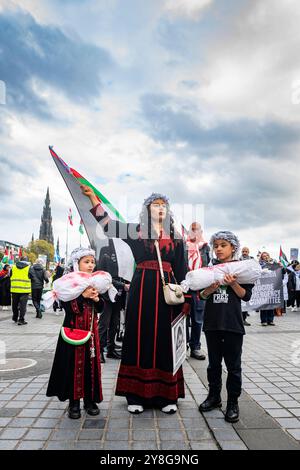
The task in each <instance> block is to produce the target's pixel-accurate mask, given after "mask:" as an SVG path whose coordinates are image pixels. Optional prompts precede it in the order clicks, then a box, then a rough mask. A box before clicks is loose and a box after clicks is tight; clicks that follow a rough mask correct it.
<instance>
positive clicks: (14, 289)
mask: <svg viewBox="0 0 300 470" xmlns="http://www.w3.org/2000/svg"><path fill="white" fill-rule="evenodd" d="M29 268H30V266H25V268H22V269H20V268H17V266H13V267H12V275H11V278H10V292H11V293H12V294H13V293H15V294H30V292H31V280H30V279H29V277H28V274H29Z"/></svg>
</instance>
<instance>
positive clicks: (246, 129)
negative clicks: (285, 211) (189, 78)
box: [141, 94, 300, 159]
mask: <svg viewBox="0 0 300 470" xmlns="http://www.w3.org/2000/svg"><path fill="white" fill-rule="evenodd" d="M189 107H190V109H189ZM184 108H186V110H184ZM141 109H142V113H143V115H144V118H145V120H146V122H147V124H148V126H147V130H148V131H149V132H150V133H151V135H152V136H153V137H154V138H155V139H158V140H159V141H161V142H164V143H167V144H172V143H173V144H176V143H177V142H184V143H186V144H187V145H188V146H189V147H190V148H192V149H193V150H197V149H198V150H199V151H201V149H205V148H206V149H208V151H209V149H211V148H214V149H215V150H217V149H218V148H219V149H223V151H224V152H227V153H230V154H231V155H232V156H242V155H245V154H246V155H247V154H249V153H250V154H253V153H256V154H258V155H262V156H264V157H270V158H274V159H276V158H281V156H282V155H281V152H282V149H283V148H284V147H285V146H286V145H287V144H290V143H293V142H299V139H300V132H299V131H300V126H298V125H291V124H283V123H280V122H276V121H273V122H272V121H267V122H262V121H259V120H257V121H255V120H253V119H246V118H244V119H235V120H230V121H226V122H216V123H214V125H213V127H209V128H207V127H205V126H203V125H201V122H199V114H200V113H199V112H197V109H196V108H195V106H194V105H192V104H190V105H189V103H180V102H179V100H176V99H174V98H172V97H171V96H168V95H158V94H155V95H153V94H149V95H144V96H143V97H142V98H141ZM197 118H198V119H197Z"/></svg>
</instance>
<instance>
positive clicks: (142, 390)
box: [81, 185, 190, 414]
mask: <svg viewBox="0 0 300 470" xmlns="http://www.w3.org/2000/svg"><path fill="white" fill-rule="evenodd" d="M81 190H82V193H83V194H84V195H85V196H87V197H88V198H89V199H90V202H91V205H92V207H93V208H92V209H91V211H90V212H91V213H92V214H93V215H94V217H95V219H96V220H97V221H98V222H99V223H100V225H101V226H102V229H103V231H104V234H105V235H106V236H107V237H117V238H121V239H123V240H124V241H125V242H126V244H128V245H129V247H130V248H131V250H132V252H133V255H134V259H135V263H136V269H135V272H134V275H133V278H132V281H131V285H130V289H129V293H128V303H127V312H126V327H125V335H124V339H123V349H122V360H121V365H120V369H119V374H118V380H117V386H116V395H118V396H124V397H126V399H127V403H128V411H129V412H130V413H135V414H138V413H142V412H143V411H144V408H146V407H148V408H149V407H150V408H154V407H158V408H160V409H161V410H162V411H163V412H164V413H168V414H171V413H175V412H176V411H177V400H178V398H184V396H185V394H184V379H183V372H182V367H180V368H179V369H178V371H177V372H176V373H175V374H174V375H173V356H172V338H171V323H172V321H173V320H174V319H175V318H176V317H177V316H178V315H179V314H180V313H181V312H182V311H184V313H187V312H188V310H189V308H190V305H189V304H187V303H185V304H184V305H183V304H181V305H173V306H171V305H168V304H167V303H166V302H165V300H164V295H163V288H162V282H161V279H160V272H159V263H158V258H157V253H156V249H155V241H156V240H157V241H158V244H159V249H160V253H161V258H162V263H163V273H164V277H165V279H166V280H167V282H172V283H175V282H176V281H177V283H180V282H181V281H182V280H183V279H184V278H185V275H186V273H187V265H186V260H185V252H184V244H183V240H182V237H181V235H180V234H179V233H178V232H177V231H176V229H175V227H174V220H173V217H172V215H171V212H170V205H169V200H168V198H167V197H166V196H165V195H163V194H158V193H153V194H151V195H150V196H149V197H148V198H147V199H145V201H144V203H143V207H142V211H141V214H140V222H139V223H138V224H126V223H123V222H120V221H117V220H113V219H112V218H110V216H109V215H108V213H107V212H105V210H104V209H103V207H102V205H101V202H100V200H99V198H98V197H97V196H96V195H95V193H94V191H93V189H92V188H91V187H90V186H87V185H82V186H81Z"/></svg>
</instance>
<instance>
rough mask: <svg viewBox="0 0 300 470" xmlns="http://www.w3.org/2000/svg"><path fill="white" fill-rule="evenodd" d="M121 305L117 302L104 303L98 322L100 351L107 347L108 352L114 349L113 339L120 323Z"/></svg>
mask: <svg viewBox="0 0 300 470" xmlns="http://www.w3.org/2000/svg"><path fill="white" fill-rule="evenodd" d="M121 307H122V304H121V302H120V301H119V300H117V301H116V302H115V303H112V302H108V301H107V302H105V304H104V310H103V313H102V314H101V316H100V321H99V336H100V348H101V351H103V349H104V348H105V347H106V346H107V350H108V351H109V352H111V351H113V350H114V349H115V346H116V344H115V338H116V334H117V330H118V326H119V323H120V310H121Z"/></svg>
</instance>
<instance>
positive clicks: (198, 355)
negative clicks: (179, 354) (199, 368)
mask: <svg viewBox="0 0 300 470" xmlns="http://www.w3.org/2000/svg"><path fill="white" fill-rule="evenodd" d="M190 356H191V357H193V358H194V359H198V361H204V360H205V359H206V356H205V354H203V352H202V351H201V350H200V349H191V354H190Z"/></svg>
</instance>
